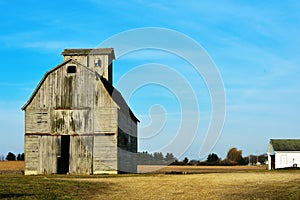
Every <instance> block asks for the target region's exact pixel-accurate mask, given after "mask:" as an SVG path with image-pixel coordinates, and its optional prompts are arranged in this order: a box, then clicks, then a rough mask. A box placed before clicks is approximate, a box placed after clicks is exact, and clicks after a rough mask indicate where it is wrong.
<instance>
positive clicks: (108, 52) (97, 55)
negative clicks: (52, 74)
mask: <svg viewBox="0 0 300 200" xmlns="http://www.w3.org/2000/svg"><path fill="white" fill-rule="evenodd" d="M62 55H63V56H64V60H68V59H70V58H71V59H74V60H76V61H77V62H79V63H81V64H82V65H84V66H86V67H88V68H90V69H92V70H94V71H96V72H97V73H98V74H100V75H101V76H103V77H104V78H105V79H106V80H107V81H108V82H109V83H110V84H111V85H112V84H113V76H112V67H113V66H112V61H113V60H114V59H115V53H114V49H113V48H95V49H65V50H64V51H63V52H62Z"/></svg>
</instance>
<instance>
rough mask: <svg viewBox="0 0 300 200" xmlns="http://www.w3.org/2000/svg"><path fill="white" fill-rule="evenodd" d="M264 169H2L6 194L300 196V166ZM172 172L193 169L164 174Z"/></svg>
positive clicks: (2, 194) (2, 195) (1, 188)
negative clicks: (30, 172) (41, 172)
mask: <svg viewBox="0 0 300 200" xmlns="http://www.w3.org/2000/svg"><path fill="white" fill-rule="evenodd" d="M149 167H150V166H140V167H139V170H149V169H147V168H149ZM151 167H152V169H153V167H155V166H151ZM261 168H262V167H260V168H259V167H251V166H244V167H242V166H238V167H204V166H201V167H189V166H183V167H180V166H171V167H167V168H163V169H160V172H162V173H160V174H158V173H156V174H134V175H130V174H129V175H126V174H125V175H93V176H87V175H85V176H73V175H49V176H23V175H4V174H2V175H0V199H296V200H297V199H300V170H279V171H267V170H264V169H261ZM195 170H196V171H195ZM170 171H175V172H178V171H183V172H188V174H163V173H164V172H170ZM189 173H191V174H189Z"/></svg>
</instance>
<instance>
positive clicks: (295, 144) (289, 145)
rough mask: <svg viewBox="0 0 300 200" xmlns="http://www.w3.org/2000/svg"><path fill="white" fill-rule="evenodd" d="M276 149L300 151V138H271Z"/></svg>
mask: <svg viewBox="0 0 300 200" xmlns="http://www.w3.org/2000/svg"><path fill="white" fill-rule="evenodd" d="M270 143H271V144H272V146H273V149H274V151H300V139H271V140H270Z"/></svg>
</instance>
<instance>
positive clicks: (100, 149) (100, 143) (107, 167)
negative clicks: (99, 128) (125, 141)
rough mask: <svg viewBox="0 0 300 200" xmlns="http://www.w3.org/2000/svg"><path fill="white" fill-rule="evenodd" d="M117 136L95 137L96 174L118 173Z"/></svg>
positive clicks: (94, 163) (94, 164)
mask: <svg viewBox="0 0 300 200" xmlns="http://www.w3.org/2000/svg"><path fill="white" fill-rule="evenodd" d="M117 167H118V164H117V134H114V133H111V134H109V133H107V134H99V135H96V136H95V137H94V162H93V169H94V174H102V173H117Z"/></svg>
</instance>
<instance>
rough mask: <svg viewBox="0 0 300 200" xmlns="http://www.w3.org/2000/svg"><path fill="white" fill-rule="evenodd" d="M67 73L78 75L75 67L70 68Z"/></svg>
mask: <svg viewBox="0 0 300 200" xmlns="http://www.w3.org/2000/svg"><path fill="white" fill-rule="evenodd" d="M67 73H68V74H74V73H76V66H75V65H70V66H68V69H67Z"/></svg>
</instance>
